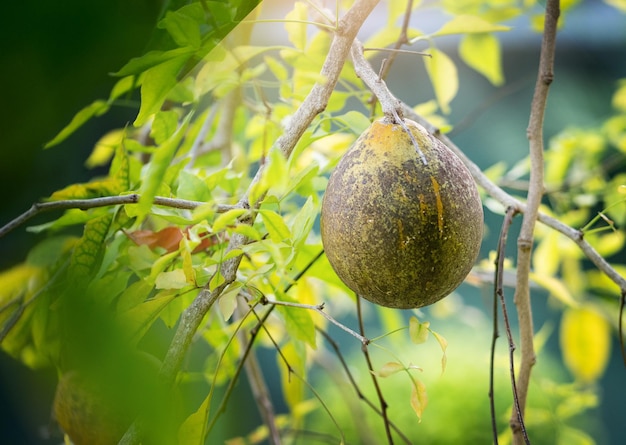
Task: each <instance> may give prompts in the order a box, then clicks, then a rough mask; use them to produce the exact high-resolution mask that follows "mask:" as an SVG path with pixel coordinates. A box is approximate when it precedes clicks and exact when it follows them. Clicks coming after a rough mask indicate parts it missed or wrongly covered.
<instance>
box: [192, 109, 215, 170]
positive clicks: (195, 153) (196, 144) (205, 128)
mask: <svg viewBox="0 0 626 445" xmlns="http://www.w3.org/2000/svg"><path fill="white" fill-rule="evenodd" d="M216 113H217V106H216V105H213V106H212V107H211V109H210V110H209V112H208V113H207V115H206V117H205V118H204V122H203V123H202V127H201V128H200V131H199V132H198V136H196V138H195V139H194V141H193V144H192V145H191V148H190V149H189V155H190V156H189V162H187V165H186V166H185V168H187V169H190V168H193V166H194V164H195V163H196V159H198V157H200V155H201V154H202V153H201V151H200V147H201V146H202V144H203V143H204V140H205V139H206V137H207V134H209V130H210V129H211V126H212V125H213V121H214V120H215V114H216ZM213 139H214V140H215V139H216V137H214V138H213Z"/></svg>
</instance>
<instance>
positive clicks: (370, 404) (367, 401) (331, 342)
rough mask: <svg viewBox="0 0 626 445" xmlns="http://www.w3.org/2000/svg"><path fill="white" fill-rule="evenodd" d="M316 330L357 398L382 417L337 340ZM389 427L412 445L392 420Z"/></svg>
mask: <svg viewBox="0 0 626 445" xmlns="http://www.w3.org/2000/svg"><path fill="white" fill-rule="evenodd" d="M316 329H317V331H318V332H319V333H320V334H322V336H323V337H324V338H325V339H326V341H327V342H328V344H329V345H330V346H331V347H332V348H333V350H334V351H335V354H336V355H337V358H338V359H339V362H340V363H341V367H342V368H343V370H344V372H345V373H346V376H347V377H348V381H349V382H350V385H351V386H352V387H353V388H354V391H355V392H356V395H357V397H358V398H359V399H360V400H362V401H363V402H364V403H365V404H366V405H367V406H368V407H369V408H370V409H372V410H373V411H374V412H375V413H376V414H378V415H379V416H381V417H382V415H383V413H382V411H381V410H380V408H378V407H377V406H376V404H375V403H374V402H372V401H371V400H370V399H369V398H368V397H367V396H366V395H365V394H363V392H362V391H361V389H360V388H359V385H358V384H357V382H356V380H355V379H354V376H353V375H352V372H350V368H349V367H348V363H347V362H346V360H345V358H344V357H343V354H342V353H341V350H340V349H339V345H338V344H337V342H336V341H335V340H333V338H332V337H331V336H330V335H329V334H328V332H326V331H324V330H323V329H320V328H318V327H316ZM389 425H390V426H391V428H392V429H393V430H394V431H395V432H396V434H397V435H398V436H400V438H401V439H402V440H403V441H404V442H405V443H407V444H408V445H411V440H410V439H409V438H408V437H407V436H406V435H405V434H404V433H403V432H402V430H401V429H400V428H398V426H397V425H396V424H394V423H393V422H392V421H391V420H390V421H389Z"/></svg>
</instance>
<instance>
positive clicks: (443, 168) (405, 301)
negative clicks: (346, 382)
mask: <svg viewBox="0 0 626 445" xmlns="http://www.w3.org/2000/svg"><path fill="white" fill-rule="evenodd" d="M405 124H406V126H407V127H408V128H409V130H410V131H411V133H412V135H413V137H414V139H415V141H416V142H417V144H418V146H419V148H420V151H421V153H422V154H423V158H422V156H421V155H420V153H419V152H418V151H417V150H416V147H415V145H414V144H413V142H412V141H411V138H410V137H409V135H408V134H407V132H406V131H405V130H404V129H403V128H402V126H401V125H399V124H394V123H390V122H388V121H386V120H385V119H381V120H378V121H376V122H374V123H373V124H372V125H371V126H370V127H369V128H368V129H367V130H366V131H365V132H364V133H363V134H362V135H361V136H360V137H359V139H358V140H357V141H356V142H355V143H354V145H353V146H352V147H351V148H350V149H349V150H348V152H347V153H346V154H345V155H344V156H343V158H342V159H341V160H340V161H339V163H338V164H337V167H336V168H335V170H334V171H333V173H332V174H331V176H330V179H329V182H328V186H327V189H326V193H325V195H324V198H323V201H322V211H321V235H322V242H323V244H324V249H325V252H326V256H327V257H328V260H329V261H330V264H331V265H332V267H333V269H334V270H335V272H336V273H337V275H338V276H339V278H341V280H342V281H343V282H344V283H345V284H346V285H347V286H348V287H349V288H350V289H352V290H353V291H354V292H356V293H357V294H358V295H360V296H362V297H363V298H366V299H367V300H370V301H372V302H373V303H377V304H379V305H382V306H386V307H392V308H402V309H408V308H418V307H422V306H426V305H429V304H432V303H435V302H436V301H438V300H440V299H442V298H443V297H445V296H446V295H448V294H449V293H450V292H452V291H453V290H454V289H455V288H456V287H457V286H458V285H459V284H461V282H462V281H463V280H464V279H465V277H466V276H467V274H468V273H469V271H470V270H471V268H472V265H473V264H474V262H475V261H476V258H477V256H478V252H479V249H480V244H481V239H482V233H483V210H482V204H481V201H480V197H479V195H478V190H477V188H476V184H475V182H474V180H473V178H472V176H471V174H470V173H469V171H468V170H467V168H466V167H465V165H464V164H463V163H462V162H461V160H460V159H459V158H458V157H457V156H456V155H455V154H454V153H452V152H451V151H450V150H449V149H448V148H447V147H445V146H444V145H443V144H442V143H441V142H439V141H438V140H437V139H435V138H434V137H432V136H431V135H429V134H428V132H427V131H426V130H425V129H424V128H422V127H421V126H420V125H418V124H417V123H415V122H413V121H410V120H406V119H405ZM424 160H425V161H426V164H425V163H424Z"/></svg>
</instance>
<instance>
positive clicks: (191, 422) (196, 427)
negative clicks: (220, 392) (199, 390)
mask: <svg viewBox="0 0 626 445" xmlns="http://www.w3.org/2000/svg"><path fill="white" fill-rule="evenodd" d="M211 396H212V394H209V395H208V396H206V397H205V398H204V400H203V401H202V404H201V405H200V406H199V407H198V409H197V410H196V411H194V412H193V413H192V414H191V415H190V416H189V417H187V418H186V419H185V421H184V422H183V423H182V425H181V426H180V428H179V430H178V443H184V444H189V445H202V444H203V443H204V441H205V435H206V427H207V422H208V419H209V412H210V411H211V399H212V397H211Z"/></svg>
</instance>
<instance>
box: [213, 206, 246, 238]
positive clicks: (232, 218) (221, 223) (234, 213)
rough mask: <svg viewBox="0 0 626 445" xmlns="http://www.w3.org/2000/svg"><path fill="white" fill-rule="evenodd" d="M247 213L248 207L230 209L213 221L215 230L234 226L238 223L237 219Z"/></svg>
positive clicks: (218, 230)
mask: <svg viewBox="0 0 626 445" xmlns="http://www.w3.org/2000/svg"><path fill="white" fill-rule="evenodd" d="M245 213H247V210H246V209H230V210H228V211H226V212H224V213H222V214H221V215H220V216H218V217H217V218H215V221H213V232H216V233H217V232H220V231H222V230H224V229H225V228H226V227H228V226H234V225H236V224H237V222H238V221H237V220H238V218H239V217H240V216H242V215H244V214H245Z"/></svg>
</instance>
